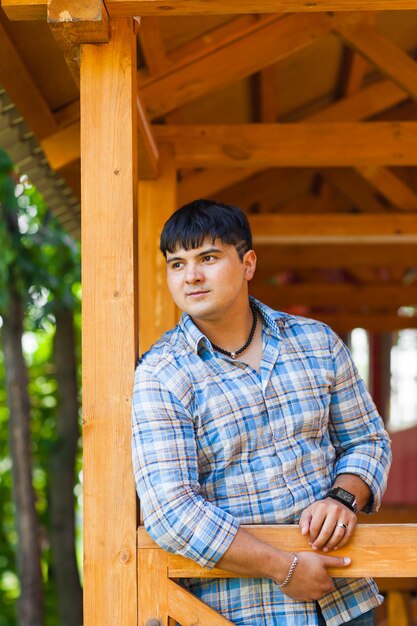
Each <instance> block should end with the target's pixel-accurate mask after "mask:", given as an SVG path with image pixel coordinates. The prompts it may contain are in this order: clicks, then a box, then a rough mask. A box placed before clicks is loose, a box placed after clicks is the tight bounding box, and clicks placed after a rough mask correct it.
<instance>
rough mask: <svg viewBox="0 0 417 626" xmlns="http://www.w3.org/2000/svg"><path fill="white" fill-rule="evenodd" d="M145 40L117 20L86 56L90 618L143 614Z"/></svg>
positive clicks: (105, 622)
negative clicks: (136, 420) (140, 445)
mask: <svg viewBox="0 0 417 626" xmlns="http://www.w3.org/2000/svg"><path fill="white" fill-rule="evenodd" d="M135 43H136V39H135V35H134V29H133V22H132V20H131V19H115V20H113V22H112V23H111V41H110V42H109V43H107V44H86V45H84V46H83V50H82V61H81V161H82V249H83V255H82V257H83V435H84V625H85V626H95V625H98V624H100V626H116V625H117V626H133V625H136V623H137V613H136V611H137V609H136V607H137V587H136V556H135V552H136V549H135V546H136V541H135V531H136V498H135V487H134V481H133V473H132V467H131V460H130V459H131V455H130V420H131V394H132V386H133V374H134V366H135V357H136V340H137V333H136V329H135V322H136V313H135V307H136V297H135V287H136V276H135V268H136V262H135V237H136V225H135V214H136V189H137V174H136V164H137V154H136V136H137V131H136V47H135Z"/></svg>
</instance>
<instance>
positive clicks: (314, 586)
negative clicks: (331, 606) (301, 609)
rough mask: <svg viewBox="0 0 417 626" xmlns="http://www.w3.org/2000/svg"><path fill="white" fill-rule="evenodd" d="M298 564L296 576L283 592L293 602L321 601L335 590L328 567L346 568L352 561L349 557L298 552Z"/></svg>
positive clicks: (294, 575)
mask: <svg viewBox="0 0 417 626" xmlns="http://www.w3.org/2000/svg"><path fill="white" fill-rule="evenodd" d="M297 557H298V563H297V567H296V568H295V571H294V574H293V576H292V578H291V580H290V582H289V583H288V585H286V586H285V587H283V589H282V592H283V593H285V595H287V596H288V597H289V598H292V599H293V600H303V601H305V602H309V601H311V600H319V599H320V598H322V597H323V596H325V595H326V594H327V593H330V592H331V591H333V590H334V588H335V587H334V584H333V581H332V579H331V578H330V576H329V574H328V572H327V568H328V567H346V566H347V565H350V562H351V560H350V559H349V558H347V557H345V558H342V557H336V556H325V555H323V554H314V553H313V552H297Z"/></svg>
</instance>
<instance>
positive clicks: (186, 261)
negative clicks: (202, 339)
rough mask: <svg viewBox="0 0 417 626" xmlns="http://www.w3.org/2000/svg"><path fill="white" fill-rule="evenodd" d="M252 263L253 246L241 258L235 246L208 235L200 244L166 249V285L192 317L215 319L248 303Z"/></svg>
mask: <svg viewBox="0 0 417 626" xmlns="http://www.w3.org/2000/svg"><path fill="white" fill-rule="evenodd" d="M255 267H256V255H255V253H254V251H253V250H249V251H248V252H246V253H245V255H244V257H243V259H242V260H241V259H240V258H239V256H238V253H237V251H236V247H235V246H233V245H228V244H224V243H222V242H221V241H220V240H219V239H216V240H215V242H214V243H213V242H212V240H211V238H210V237H208V238H206V239H205V240H204V241H203V244H202V245H201V246H200V247H199V248H194V249H192V250H184V249H183V248H178V249H177V250H175V252H173V253H170V252H167V281H168V288H169V290H170V292H171V295H172V297H173V299H174V301H175V303H176V305H177V306H178V307H179V308H180V309H181V310H182V311H185V312H186V313H188V314H189V315H191V317H192V318H193V319H194V320H196V321H198V320H202V321H204V320H207V321H210V320H217V319H221V317H223V316H224V315H225V314H227V313H230V312H233V310H234V309H235V308H237V307H240V306H245V305H246V306H247V298H248V281H249V280H250V279H251V278H252V276H253V274H254V272H255Z"/></svg>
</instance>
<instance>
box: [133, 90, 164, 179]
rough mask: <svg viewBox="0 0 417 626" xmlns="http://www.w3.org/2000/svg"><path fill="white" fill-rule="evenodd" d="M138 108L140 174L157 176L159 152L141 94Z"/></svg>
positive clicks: (150, 176) (148, 176)
mask: <svg viewBox="0 0 417 626" xmlns="http://www.w3.org/2000/svg"><path fill="white" fill-rule="evenodd" d="M136 105H137V109H138V156H139V162H138V175H139V178H140V179H143V180H145V179H149V178H157V176H158V169H159V152H158V146H157V145H156V141H155V138H154V136H153V132H152V128H151V125H150V124H149V120H148V118H147V115H146V112H145V109H144V107H143V105H142V101H141V99H140V97H139V96H137V98H136Z"/></svg>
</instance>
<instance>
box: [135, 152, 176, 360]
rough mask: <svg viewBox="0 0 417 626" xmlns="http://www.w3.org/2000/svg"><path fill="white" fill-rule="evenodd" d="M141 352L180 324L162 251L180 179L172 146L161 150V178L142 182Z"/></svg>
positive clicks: (140, 221)
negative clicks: (167, 281) (161, 240)
mask: <svg viewBox="0 0 417 626" xmlns="http://www.w3.org/2000/svg"><path fill="white" fill-rule="evenodd" d="M138 195H139V284H140V289H139V350H140V354H143V352H144V351H145V350H148V349H149V348H150V347H151V345H152V344H153V343H155V341H156V340H157V339H159V337H160V336H161V335H162V334H163V333H164V332H165V331H167V330H169V329H170V328H173V327H174V326H175V324H176V322H177V318H178V314H177V309H176V306H175V304H174V302H173V300H172V298H171V295H170V293H169V291H168V287H167V286H166V279H165V259H164V257H163V255H162V253H161V252H160V250H159V237H160V234H161V230H162V228H163V226H164V224H165V222H166V220H167V219H168V218H169V217H170V215H171V214H172V213H173V212H174V211H175V209H176V208H177V207H176V202H177V178H176V169H175V159H174V153H173V150H172V147H171V146H168V145H162V146H160V150H159V177H158V178H157V179H155V180H139V194H138Z"/></svg>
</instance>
